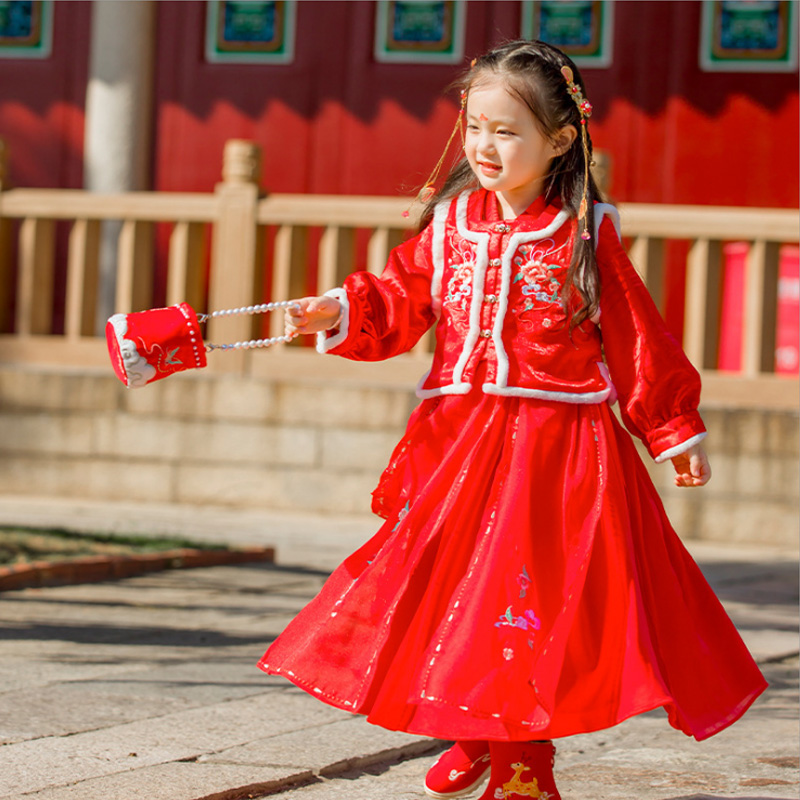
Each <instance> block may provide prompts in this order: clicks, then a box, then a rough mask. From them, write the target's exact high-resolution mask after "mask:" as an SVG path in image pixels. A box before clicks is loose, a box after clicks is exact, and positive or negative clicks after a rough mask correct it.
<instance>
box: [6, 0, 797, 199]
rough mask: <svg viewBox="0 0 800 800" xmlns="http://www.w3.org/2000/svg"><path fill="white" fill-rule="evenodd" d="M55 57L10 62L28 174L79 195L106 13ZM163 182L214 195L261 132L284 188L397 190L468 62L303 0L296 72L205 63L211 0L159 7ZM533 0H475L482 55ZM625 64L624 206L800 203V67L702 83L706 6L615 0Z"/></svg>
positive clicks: (351, 13) (619, 55)
mask: <svg viewBox="0 0 800 800" xmlns="http://www.w3.org/2000/svg"><path fill="white" fill-rule="evenodd" d="M54 7H55V25H54V47H53V55H52V57H51V58H50V59H48V60H46V61H28V60H25V61H23V60H5V59H3V60H0V87H2V90H1V91H0V137H2V138H3V139H5V141H6V142H7V144H8V147H9V151H10V158H11V170H10V173H11V180H12V182H13V183H14V184H16V185H27V186H66V187H75V186H80V185H81V181H82V147H83V113H84V112H83V109H84V102H85V92H86V77H87V64H88V53H89V30H90V20H91V3H90V2H83V1H73V2H69V3H55V4H54ZM157 8H158V33H157V36H158V41H157V70H156V86H155V99H156V114H155V122H154V152H153V173H152V183H153V187H154V188H157V189H165V190H201V191H208V190H210V189H211V188H212V187H213V185H214V183H215V182H216V181H217V180H219V175H220V158H221V151H222V145H223V143H224V142H225V140H226V139H229V138H232V137H242V138H252V139H255V140H256V141H258V142H259V143H261V144H262V146H263V147H264V150H265V167H264V184H265V186H266V187H268V188H269V189H270V190H272V191H275V192H322V193H355V194H395V193H398V192H404V191H410V190H413V189H414V188H415V187H416V186H417V185H418V184H419V183H420V182H421V181H423V180H424V178H425V177H426V176H427V174H428V172H429V171H430V169H431V167H432V166H433V164H434V163H435V161H436V159H437V158H438V156H439V153H440V149H441V146H442V145H443V143H444V141H446V139H447V136H448V135H449V132H450V130H451V127H452V124H453V120H454V118H455V114H456V105H455V101H454V98H453V97H452V95H450V96H447V95H444V94H443V89H444V87H445V86H446V85H447V84H448V83H449V82H450V81H451V80H452V79H453V78H454V77H455V76H456V75H457V74H458V71H459V70H458V68H456V67H453V66H439V65H432V66H425V65H388V64H377V63H374V61H373V59H372V36H373V15H374V4H373V3H372V2H367V0H358V1H357V2H356V1H350V2H348V1H345V0H300V2H298V6H297V43H296V59H295V62H294V63H293V64H291V65H286V66H244V65H212V64H206V63H205V62H204V59H203V34H204V17H205V3H204V2H202V1H201V0H161V2H159V3H158V6H157ZM519 14H520V7H519V3H517V2H516V1H515V0H509V1H506V0H495V1H494V2H492V1H491V0H489V1H488V2H485V1H484V0H471V2H469V3H468V4H467V37H466V52H467V54H468V56H469V55H471V54H476V53H479V52H481V51H483V50H485V49H486V48H487V47H489V46H491V45H492V44H493V43H494V42H496V41H497V40H499V39H502V38H505V37H513V36H516V35H517V32H518V30H519ZM615 14H616V20H615V35H614V40H615V41H614V63H613V65H612V66H611V67H610V68H609V69H602V70H597V69H596V70H586V71H585V77H586V80H587V83H588V85H589V97H590V99H591V101H592V103H593V104H594V107H595V114H594V117H593V118H592V123H591V126H592V130H593V136H594V139H595V143H596V146H597V147H598V148H602V149H604V150H606V151H608V152H609V153H610V155H611V157H612V180H611V192H612V195H613V199H615V200H619V201H640V202H664V203H701V204H720V205H754V206H784V207H796V206H797V204H798V181H797V175H798V113H799V111H800V109H799V108H798V92H797V75H796V74H794V75H792V74H789V75H779V74H768V75H764V74H746V73H717V74H708V73H703V72H701V71H700V70H699V67H698V66H697V61H698V55H697V53H698V38H699V29H700V20H699V17H700V4H699V2H687V1H685V0H667V1H665V0H637V2H624V3H623V2H621V3H616V4H615Z"/></svg>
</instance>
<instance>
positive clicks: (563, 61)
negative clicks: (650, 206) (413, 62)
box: [419, 40, 602, 328]
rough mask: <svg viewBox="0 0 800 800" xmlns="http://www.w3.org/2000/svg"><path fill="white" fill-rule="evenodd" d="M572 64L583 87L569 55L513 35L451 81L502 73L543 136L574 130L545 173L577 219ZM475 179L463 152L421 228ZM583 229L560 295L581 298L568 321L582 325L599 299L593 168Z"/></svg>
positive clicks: (580, 180)
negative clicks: (568, 76) (566, 71)
mask: <svg viewBox="0 0 800 800" xmlns="http://www.w3.org/2000/svg"><path fill="white" fill-rule="evenodd" d="M564 66H568V67H570V69H571V70H572V73H573V80H574V82H575V83H576V84H577V85H578V86H580V87H581V91H582V92H583V93H584V96H586V89H585V87H584V84H583V79H582V78H581V74H580V71H579V70H578V68H577V67H576V66H575V64H573V63H572V61H571V60H570V58H569V57H568V56H566V55H564V53H562V52H561V51H560V50H559V49H558V48H556V47H553V46H552V45H549V44H546V43H545V42H538V41H524V40H521V41H514V42H507V43H506V44H502V45H500V46H499V47H496V48H495V49H494V50H491V51H490V52H488V53H486V54H485V55H483V56H481V57H480V58H477V59H475V60H474V61H473V62H472V65H471V66H470V68H469V69H468V70H467V71H466V73H464V75H462V77H461V78H460V79H459V80H458V81H456V83H455V84H454V85H455V87H456V88H458V89H459V90H461V91H464V92H466V93H467V95H468V94H469V90H470V88H472V87H473V86H476V85H479V84H480V83H482V82H484V81H486V80H487V79H491V78H492V77H495V76H496V77H498V78H500V79H502V80H503V81H504V82H505V84H506V87H507V89H508V91H509V92H511V93H512V94H513V95H515V96H516V97H517V98H519V100H521V101H522V102H523V103H524V104H525V105H526V106H527V107H528V108H529V109H530V110H531V113H532V114H533V116H534V117H535V119H536V122H537V124H538V125H539V128H540V130H541V131H542V133H543V134H544V135H545V136H549V137H552V138H555V136H556V135H557V133H558V132H559V131H560V130H561V129H562V128H563V127H565V126H567V125H573V126H574V127H575V128H576V130H577V131H578V135H577V137H576V138H575V141H574V142H573V143H572V146H571V147H570V148H569V150H567V151H566V152H565V153H564V154H563V155H560V156H557V157H556V158H554V159H553V160H552V162H551V163H550V171H549V172H548V174H547V176H546V178H545V200H546V201H547V202H551V201H552V200H554V199H555V198H556V197H560V198H561V203H562V205H563V208H564V210H565V211H567V213H569V215H570V216H571V217H572V218H573V219H577V217H578V212H579V209H580V204H581V200H582V198H583V196H584V174H585V159H586V155H585V154H584V148H583V143H582V139H581V114H580V111H579V110H578V106H577V104H576V103H575V100H574V99H573V97H572V95H571V94H570V93H569V91H568V89H567V82H566V80H565V78H564V76H563V75H562V74H561V68H562V67H564ZM586 137H587V150H588V157H589V160H590V162H591V157H592V140H591V137H590V136H589V131H588V127H587V129H586ZM477 185H478V180H477V178H476V177H475V175H474V173H473V172H472V169H471V168H470V165H469V162H468V161H467V159H466V157H464V158H462V159H461V160H460V161H459V162H458V163H457V164H456V165H455V166H454V167H453V168H452V169H451V170H450V173H449V174H448V176H447V178H446V180H445V182H444V184H443V186H442V187H441V189H439V190H438V191H437V193H436V194H435V195H434V196H433V197H431V198H430V200H428V201H427V202H426V203H425V207H424V209H423V212H422V217H421V219H420V223H419V228H420V230H421V229H422V228H424V227H425V226H426V225H427V224H428V223H429V222H430V221H431V219H432V218H433V212H434V207H435V206H436V204H437V203H439V202H441V201H442V200H447V199H449V198H452V197H455V196H457V195H458V194H460V193H461V192H462V191H464V190H465V189H468V188H470V187H475V186H477ZM585 191H586V201H587V209H586V218H585V225H586V231H588V232H589V234H590V236H589V238H588V239H583V238H581V237H580V236H578V235H574V236H573V248H572V260H571V262H570V265H569V268H568V269H567V275H566V280H565V282H564V288H563V290H562V300H563V301H564V303H565V307H566V308H567V310H568V309H569V306H570V303H569V302H568V301H569V298H570V296H571V294H572V291H573V289H574V290H576V291H577V292H578V294H579V296H580V298H581V307H580V308H579V309H577V310H576V311H575V313H574V314H572V316H571V320H570V327H571V328H572V327H575V326H576V325H580V323H581V322H583V321H584V320H585V319H587V318H588V317H591V316H592V315H593V314H594V313H595V312H596V311H597V308H598V303H599V299H600V277H599V273H598V270H597V257H596V253H595V247H596V243H595V234H594V209H593V204H594V201H595V200H598V201H599V200H602V196H601V194H600V191H599V190H598V188H597V185H596V184H595V182H594V178H593V177H592V174H591V171H589V181H588V185H587V186H586V189H585Z"/></svg>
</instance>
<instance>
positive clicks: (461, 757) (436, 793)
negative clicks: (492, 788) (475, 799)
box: [425, 741, 490, 800]
mask: <svg viewBox="0 0 800 800" xmlns="http://www.w3.org/2000/svg"><path fill="white" fill-rule="evenodd" d="M489 767H490V764H489V744H488V742H471V741H470V742H456V743H455V744H454V745H453V746H452V747H451V748H450V749H449V750H445V752H444V753H442V755H441V756H439V760H438V761H437V762H436V763H435V764H434V765H433V766H432V767H431V768H430V769H429V770H428V774H427V775H426V776H425V794H427V795H428V797H434V798H437V800H447V798H451V797H466V795H468V794H472V793H473V792H474V791H476V790H477V788H478V787H479V786H480V785H481V783H483V781H484V779H485V778H486V774H487V773H488V772H489Z"/></svg>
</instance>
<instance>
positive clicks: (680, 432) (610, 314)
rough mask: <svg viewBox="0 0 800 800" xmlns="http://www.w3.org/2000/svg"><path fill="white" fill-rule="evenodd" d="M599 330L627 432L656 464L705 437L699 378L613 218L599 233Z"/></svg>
mask: <svg viewBox="0 0 800 800" xmlns="http://www.w3.org/2000/svg"><path fill="white" fill-rule="evenodd" d="M597 261H598V266H599V269H600V282H601V296H600V309H601V314H602V316H601V318H600V329H601V333H602V339H603V351H604V356H605V359H606V362H607V364H608V368H609V372H610V374H611V379H612V381H613V383H614V387H615V388H616V390H617V393H618V396H619V403H620V412H621V415H622V419H623V422H624V423H625V426H626V427H627V428H628V430H629V431H630V432H631V433H633V434H634V435H636V436H638V437H639V438H641V439H642V440H643V441H644V443H645V445H646V446H647V449H648V451H649V452H650V455H651V456H653V458H655V460H656V461H665V460H666V459H668V458H671V457H672V456H675V455H678V454H679V453H682V452H684V451H685V450H687V449H688V448H689V447H691V446H692V445H693V444H695V443H697V442H699V441H700V440H701V439H702V438H703V437H704V436H705V426H704V425H703V421H702V419H701V418H700V415H699V414H698V412H697V407H698V404H699V402H700V376H699V374H698V373H697V370H696V369H695V368H694V367H693V366H692V365H691V364H690V363H689V359H688V358H687V357H686V355H685V353H684V352H683V350H682V349H681V346H680V345H679V344H678V342H677V341H676V340H675V338H674V337H673V336H672V334H671V333H670V332H669V331H668V330H667V327H666V325H665V324H664V321H663V319H662V318H661V315H660V314H659V313H658V310H657V309H656V307H655V304H654V303H653V301H652V299H651V297H650V294H649V293H648V291H647V288H646V287H645V285H644V283H643V282H642V280H641V278H640V277H639V275H638V274H637V273H636V270H635V269H634V268H633V265H632V264H631V262H630V260H629V259H628V256H627V254H626V253H625V250H624V249H623V247H622V244H621V243H620V241H619V239H618V237H617V234H616V231H615V230H614V227H613V225H612V223H611V221H610V220H605V221H604V222H603V224H602V225H601V227H600V235H599V240H598V247H597Z"/></svg>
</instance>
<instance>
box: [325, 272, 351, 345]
mask: <svg viewBox="0 0 800 800" xmlns="http://www.w3.org/2000/svg"><path fill="white" fill-rule="evenodd" d="M323 296H324V297H333V298H334V300H338V301H339V302H340V303H341V305H342V315H341V317H340V320H341V321H340V323H339V332H338V333H335V334H334V335H333V336H328V334H327V332H326V331H320V332H319V333H318V334H317V352H318V353H327V352H328V351H329V350H333V348H334V347H336V346H337V345H340V344H341V343H342V342H343V341H344V340H345V339H346V338H347V334H348V333H349V331H350V301H349V300H348V299H347V292H346V291H345V290H344V289H342V288H338V289H331V290H330V291H327V292H325V294H324V295H323Z"/></svg>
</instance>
